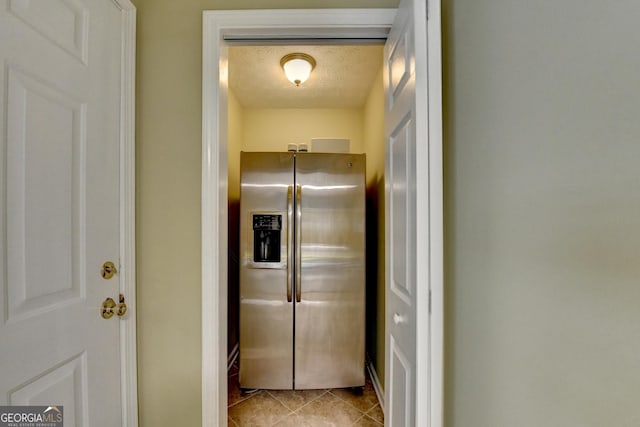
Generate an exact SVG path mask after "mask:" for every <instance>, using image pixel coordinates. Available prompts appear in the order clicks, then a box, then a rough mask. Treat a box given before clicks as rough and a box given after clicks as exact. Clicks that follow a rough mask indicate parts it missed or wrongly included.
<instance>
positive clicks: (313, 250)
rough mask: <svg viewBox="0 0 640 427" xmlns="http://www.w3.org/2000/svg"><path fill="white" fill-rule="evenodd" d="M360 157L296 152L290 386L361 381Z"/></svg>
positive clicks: (362, 224)
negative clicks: (297, 268) (296, 292)
mask: <svg viewBox="0 0 640 427" xmlns="http://www.w3.org/2000/svg"><path fill="white" fill-rule="evenodd" d="M364 173H365V157H364V155H357V154H349V155H343V154H320V153H308V154H305V153H298V154H297V157H296V185H298V186H300V189H301V192H300V194H301V198H300V203H299V204H300V206H301V210H300V219H301V220H300V229H299V230H296V232H297V233H300V240H301V242H302V245H301V248H300V253H301V260H300V263H299V265H301V274H300V283H299V286H300V301H297V302H296V311H295V316H296V328H295V351H296V352H295V388H296V389H309V388H312V389H313V388H336V387H355V386H362V385H364V316H365V307H364V301H365V294H364V292H365V263H364V250H365V175H364Z"/></svg>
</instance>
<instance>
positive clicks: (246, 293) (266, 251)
mask: <svg viewBox="0 0 640 427" xmlns="http://www.w3.org/2000/svg"><path fill="white" fill-rule="evenodd" d="M240 180H241V188H240V254H239V258H240V387H242V388H266V389H291V388H292V387H293V369H292V366H293V301H292V300H293V298H292V293H293V263H290V262H289V261H290V257H291V254H292V253H293V248H292V247H291V246H290V245H289V243H288V241H289V240H292V239H293V228H292V224H291V223H290V222H291V221H292V218H293V203H294V200H293V155H292V154H289V153H244V152H243V153H241V160H240Z"/></svg>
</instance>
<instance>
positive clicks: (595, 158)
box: [444, 0, 640, 427]
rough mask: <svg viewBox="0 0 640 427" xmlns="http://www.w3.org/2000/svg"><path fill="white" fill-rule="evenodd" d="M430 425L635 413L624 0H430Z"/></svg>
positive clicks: (633, 138) (480, 426)
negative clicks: (435, 280) (436, 357)
mask: <svg viewBox="0 0 640 427" xmlns="http://www.w3.org/2000/svg"><path fill="white" fill-rule="evenodd" d="M445 6H446V9H445V14H444V16H445V18H444V23H445V31H444V34H445V44H444V47H445V54H446V60H445V68H444V74H445V79H446V80H445V88H444V90H445V92H444V93H445V110H444V116H445V123H446V125H445V135H446V137H445V140H446V153H445V159H446V173H445V182H446V185H445V195H446V215H445V222H446V233H445V244H446V252H445V260H446V264H447V268H446V274H445V277H446V289H445V301H446V307H445V312H446V318H445V324H446V330H445V333H446V337H447V346H446V358H445V365H446V375H445V384H446V386H445V387H446V394H445V405H446V419H447V422H446V425H447V426H451V427H454V426H455V427H469V426H474V427H513V426H519V427H529V426H531V427H539V426H563V427H596V426H636V425H640V405H638V398H639V396H640V395H639V390H640V357H638V355H639V354H640V339H639V338H640V310H639V304H638V303H639V302H640V280H639V278H640V197H639V195H640V185H639V183H640V168H639V166H638V160H639V159H640V120H638V118H639V117H640V73H639V72H638V70H640V55H638V52H640V31H639V30H638V21H639V20H640V2H638V1H637V0H620V1H616V2H615V5H613V4H611V3H606V2H602V1H600V0H563V1H559V2H558V1H543V2H531V1H514V0H485V1H480V2H479V1H476V0H449V1H446V2H445Z"/></svg>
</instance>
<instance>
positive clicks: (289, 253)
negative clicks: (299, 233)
mask: <svg viewBox="0 0 640 427" xmlns="http://www.w3.org/2000/svg"><path fill="white" fill-rule="evenodd" d="M293 228H294V227H293V186H292V185H290V186H289V189H288V190H287V302H291V300H292V294H293V286H292V283H293V262H294V261H293Z"/></svg>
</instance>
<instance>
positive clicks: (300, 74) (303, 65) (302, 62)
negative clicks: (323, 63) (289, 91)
mask: <svg viewBox="0 0 640 427" xmlns="http://www.w3.org/2000/svg"><path fill="white" fill-rule="evenodd" d="M280 65H281V66H282V69H283V70H284V73H285V74H286V76H287V79H289V81H290V82H291V83H293V84H295V85H296V86H300V85H301V84H302V83H304V82H305V80H307V79H308V78H309V75H310V74H311V70H313V69H314V68H315V66H316V60H315V59H313V57H312V56H311V55H307V54H306V53H299V52H296V53H290V54H288V55H285V56H283V57H282V59H281V60H280Z"/></svg>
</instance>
